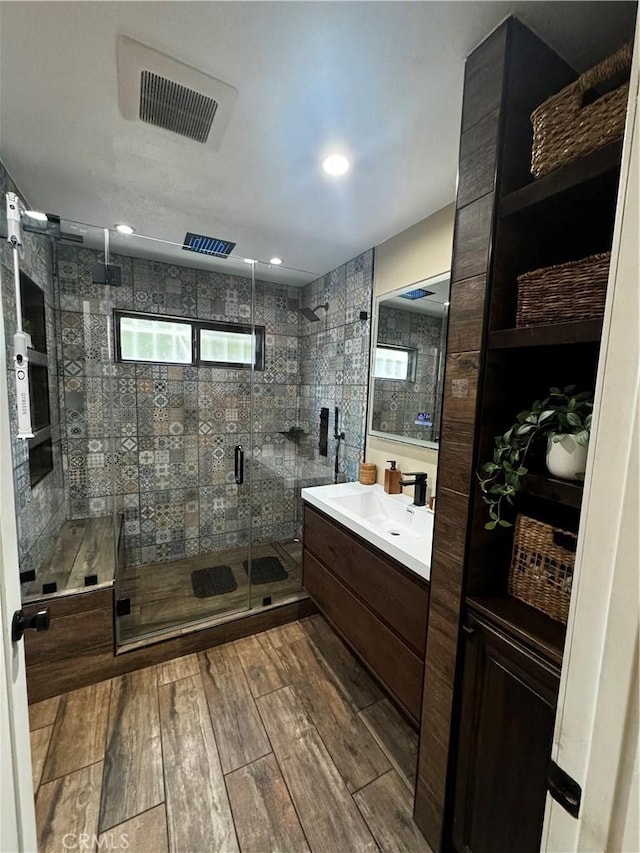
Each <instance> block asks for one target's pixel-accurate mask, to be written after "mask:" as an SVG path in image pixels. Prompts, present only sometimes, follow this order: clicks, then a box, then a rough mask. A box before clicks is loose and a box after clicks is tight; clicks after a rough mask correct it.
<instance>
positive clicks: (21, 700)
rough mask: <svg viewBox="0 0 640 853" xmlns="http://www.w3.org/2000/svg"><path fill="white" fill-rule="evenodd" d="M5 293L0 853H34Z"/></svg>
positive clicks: (0, 342)
mask: <svg viewBox="0 0 640 853" xmlns="http://www.w3.org/2000/svg"><path fill="white" fill-rule="evenodd" d="M3 202H4V199H3ZM5 287H13V281H12V280H10V278H9V277H8V276H6V275H3V272H2V265H1V264H0V483H2V502H1V503H0V654H1V655H2V664H3V666H2V677H1V679H0V680H1V682H2V683H1V684H0V725H1V727H2V728H1V732H0V738H1V744H2V759H3V760H2V762H1V764H0V818H1V820H0V850H2V853H13V851H14V850H15V851H20V853H23V851H36V850H37V842H36V820H35V807H34V801H33V782H32V777H31V745H30V740H29V706H28V703H27V679H26V665H25V656H24V643H22V642H18V643H13V642H11V620H12V617H13V613H14V611H16V610H19V609H20V608H21V607H22V600H21V593H20V566H19V560H18V531H17V525H16V512H15V505H16V504H15V495H14V482H13V454H12V452H11V424H10V418H9V396H8V384H7V383H8V381H10V380H11V379H12V378H13V371H12V370H11V371H9V370H8V365H7V347H6V339H5V331H4V330H5V326H4V312H3V307H2V298H1V294H2V293H3V292H4V288H5Z"/></svg>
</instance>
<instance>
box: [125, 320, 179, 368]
mask: <svg viewBox="0 0 640 853" xmlns="http://www.w3.org/2000/svg"><path fill="white" fill-rule="evenodd" d="M117 322H118V329H119V339H120V353H119V360H120V361H154V362H157V363H165V364H176V363H178V364H192V361H193V354H192V347H191V337H192V327H191V325H190V324H189V325H187V324H186V323H172V322H170V321H168V320H149V319H147V318H144V317H130V316H126V315H125V316H121V315H118V317H117Z"/></svg>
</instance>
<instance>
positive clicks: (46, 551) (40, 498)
mask: <svg viewBox="0 0 640 853" xmlns="http://www.w3.org/2000/svg"><path fill="white" fill-rule="evenodd" d="M17 191H18V190H17V188H16V186H15V184H14V183H13V181H12V180H11V177H10V176H9V174H8V172H7V170H6V169H5V167H4V165H3V164H2V162H0V198H1V201H2V207H3V210H4V205H5V193H7V192H17ZM25 206H27V205H25ZM52 257H53V253H52V245H51V243H50V241H49V239H48V238H45V237H40V236H38V235H35V234H28V233H24V234H23V247H22V249H21V256H20V267H21V269H22V270H23V271H24V272H25V273H26V274H27V275H28V276H29V277H30V278H31V279H32V280H33V281H34V282H35V283H36V284H37V285H39V286H40V287H41V288H42V289H43V291H44V297H45V321H46V334H47V356H48V367H49V405H50V410H51V425H52V440H53V470H52V471H51V472H50V473H49V474H47V476H46V477H44V479H42V480H41V481H40V482H39V483H38V484H36V486H35V487H34V488H33V489H32V488H31V486H30V480H29V451H28V446H27V443H26V442H25V441H23V440H20V439H17V438H14V439H13V440H12V448H11V449H12V454H13V470H14V485H15V492H16V515H17V520H18V551H19V558H20V569H21V571H28V570H32V569H37V568H38V566H39V565H40V564H41V563H42V562H43V560H45V559H46V558H47V557H48V556H49V555H50V553H51V549H52V545H53V541H54V539H55V537H56V536H57V534H58V532H59V530H60V527H61V526H62V524H63V523H64V520H65V500H64V490H63V479H62V454H61V442H60V428H59V423H60V416H59V408H58V380H57V358H56V334H55V316H54V304H53V302H54V294H53V265H52ZM0 264H1V265H2V271H1V277H2V307H3V312H4V332H5V340H6V348H7V368H8V373H9V375H8V390H9V410H10V422H11V432H12V435H16V434H17V417H16V414H15V412H16V395H15V379H14V374H13V335H14V334H15V331H16V321H15V317H16V303H15V292H14V278H13V257H12V249H11V248H10V246H9V244H8V243H7V241H6V240H4V239H3V240H0Z"/></svg>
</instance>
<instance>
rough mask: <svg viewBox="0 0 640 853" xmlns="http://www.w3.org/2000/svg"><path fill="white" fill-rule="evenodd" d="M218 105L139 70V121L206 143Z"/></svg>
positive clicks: (200, 95) (167, 80)
mask: <svg viewBox="0 0 640 853" xmlns="http://www.w3.org/2000/svg"><path fill="white" fill-rule="evenodd" d="M217 109H218V102H217V101H216V100H214V99H213V98H209V97H207V95H202V94H200V92H196V91H195V90H194V89H189V88H188V87H187V86H181V85H180V84H179V83H175V82H174V81H173V80H169V79H168V78H166V77H161V76H160V75H159V74H153V73H152V72H151V71H142V72H141V74H140V118H141V119H142V121H146V122H149V124H154V125H156V127H162V128H164V129H165V130H171V131H173V133H178V134H180V136H186V137H187V138H188V139H194V140H195V141H196V142H206V141H207V138H208V136H209V132H210V130H211V125H212V124H213V120H214V118H215V115H216V111H217Z"/></svg>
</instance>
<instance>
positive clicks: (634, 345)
mask: <svg viewBox="0 0 640 853" xmlns="http://www.w3.org/2000/svg"><path fill="white" fill-rule="evenodd" d="M639 41H640V26H639V27H638V28H637V32H636V40H635V49H634V58H633V67H632V72H631V85H630V98H629V109H628V113H627V128H626V134H625V140H624V146H623V155H622V170H621V179H620V189H619V193H618V205H617V210H616V221H615V228H614V238H613V247H612V253H611V269H610V273H609V285H610V286H609V290H608V294H607V305H606V310H605V319H604V328H603V338H602V346H601V351H600V368H599V371H598V379H597V383H596V394H595V407H594V414H593V427H592V433H591V443H592V452H591V453H590V454H589V462H588V465H587V472H586V477H585V490H584V500H583V516H582V524H581V530H580V535H579V541H578V552H577V557H576V570H575V574H574V590H573V595H572V600H571V608H570V612H569V621H568V625H567V640H566V645H565V653H564V666H563V668H562V677H561V682H560V693H559V698H558V708H557V714H556V723H555V732H554V740H553V749H552V758H553V760H554V761H555V762H556V763H557V764H558V765H559V766H560V767H561V768H562V769H563V770H565V771H566V772H567V773H568V774H569V775H570V776H571V777H573V778H574V779H575V780H576V781H577V782H578V784H579V785H580V786H581V788H582V802H581V806H580V812H579V817H578V818H577V819H576V818H573V817H571V816H570V815H569V814H568V813H567V812H566V811H565V810H564V809H563V808H562V807H561V806H559V805H558V804H557V803H556V802H555V801H554V800H552V799H551V797H550V796H549V795H547V808H546V814H545V825H544V830H543V839H542V849H543V850H544V851H558V853H559V851H562V853H566V851H602V850H607V851H623V850H626V851H632V850H633V851H637V850H638V849H640V846H638V845H639V839H638V625H639V618H638V610H639V603H638V602H639V599H638V565H639V564H640V542H639V537H638V516H639V513H640V500H639V494H638V491H639V480H640V476H639V471H640V451H639V447H640V414H639V408H638V407H639V403H640V350H639V346H638V332H639V328H640V304H639V275H638V272H639V265H640V264H639V257H638V234H639V233H640V224H639V218H638V197H639V191H638V188H639V187H640V174H639V173H640V167H639V164H640V132H639V131H640V128H639V125H640V117H639V116H638V106H637V102H638V65H639V47H640V45H639ZM634 762H635V767H634Z"/></svg>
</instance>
